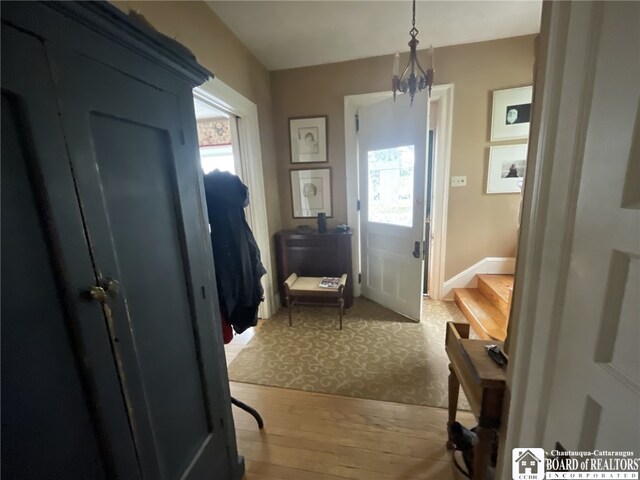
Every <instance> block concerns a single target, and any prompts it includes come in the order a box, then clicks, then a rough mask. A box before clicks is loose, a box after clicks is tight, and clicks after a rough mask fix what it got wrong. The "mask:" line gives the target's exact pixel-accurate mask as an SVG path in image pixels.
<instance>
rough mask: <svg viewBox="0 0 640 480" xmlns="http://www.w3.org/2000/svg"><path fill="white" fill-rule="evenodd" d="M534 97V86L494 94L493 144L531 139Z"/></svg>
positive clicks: (498, 91) (492, 116)
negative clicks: (532, 102)
mask: <svg viewBox="0 0 640 480" xmlns="http://www.w3.org/2000/svg"><path fill="white" fill-rule="evenodd" d="M532 95H533V87H532V86H528V87H519V88H509V89H506V90H496V91H494V92H493V112H492V114H491V141H492V142H498V141H502V140H516V139H520V138H528V137H529V125H530V122H531V98H532Z"/></svg>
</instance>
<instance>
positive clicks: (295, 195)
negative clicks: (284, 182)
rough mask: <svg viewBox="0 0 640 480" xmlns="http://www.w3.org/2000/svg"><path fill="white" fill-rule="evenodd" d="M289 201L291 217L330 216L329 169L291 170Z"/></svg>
mask: <svg viewBox="0 0 640 480" xmlns="http://www.w3.org/2000/svg"><path fill="white" fill-rule="evenodd" d="M291 202H292V205H293V218H309V217H317V216H318V214H319V213H325V214H326V215H327V217H332V216H333V212H332V209H331V169H330V168H311V169H308V170H291Z"/></svg>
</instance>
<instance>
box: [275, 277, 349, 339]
mask: <svg viewBox="0 0 640 480" xmlns="http://www.w3.org/2000/svg"><path fill="white" fill-rule="evenodd" d="M321 281H322V277H298V275H296V274H295V273H292V274H291V275H289V278H287V279H286V280H285V282H284V291H285V295H286V298H287V308H288V310H289V326H292V325H293V323H292V320H291V307H293V306H294V305H295V304H296V303H297V299H298V298H300V297H305V298H306V297H318V298H335V299H336V301H337V302H336V303H337V306H338V307H339V309H340V330H342V316H343V315H344V287H345V285H346V284H347V274H346V273H345V274H344V275H342V277H341V278H340V282H339V283H338V286H337V288H326V287H321V286H320V282H321ZM305 303H306V302H305Z"/></svg>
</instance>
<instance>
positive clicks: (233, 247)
mask: <svg viewBox="0 0 640 480" xmlns="http://www.w3.org/2000/svg"><path fill="white" fill-rule="evenodd" d="M204 188H205V195H206V198H207V210H208V213H209V225H210V226H211V245H212V247H213V258H214V262H215V271H216V282H217V284H218V299H219V302H220V310H221V311H222V314H223V315H224V316H225V317H226V318H227V319H228V321H229V323H230V324H231V325H232V326H233V329H234V330H235V331H236V332H237V333H242V332H244V331H245V330H246V329H247V328H249V327H254V326H255V325H256V324H257V322H258V306H259V305H260V302H262V301H263V300H264V290H263V288H262V284H261V283H260V278H262V276H263V275H264V274H265V273H267V272H266V270H265V269H264V267H263V265H262V262H261V261H260V250H259V249H258V244H257V243H256V241H255V238H254V237H253V233H252V232H251V229H250V228H249V224H247V220H246V218H245V214H244V208H245V207H246V206H247V205H249V194H248V188H247V187H246V185H244V184H243V183H242V182H241V181H240V179H239V178H238V177H237V176H236V175H233V174H231V173H229V172H220V171H219V170H214V171H213V172H211V173H208V174H206V175H205V176H204Z"/></svg>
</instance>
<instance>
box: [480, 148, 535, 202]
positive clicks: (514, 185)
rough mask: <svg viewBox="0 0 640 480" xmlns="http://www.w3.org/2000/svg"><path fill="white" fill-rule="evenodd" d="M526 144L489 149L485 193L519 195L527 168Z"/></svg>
mask: <svg viewBox="0 0 640 480" xmlns="http://www.w3.org/2000/svg"><path fill="white" fill-rule="evenodd" d="M527 147H528V145H527V144H526V143H523V144H518V145H500V146H495V147H490V148H489V169H488V174H487V193H520V192H521V191H522V185H523V183H524V175H525V170H526V166H527Z"/></svg>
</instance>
